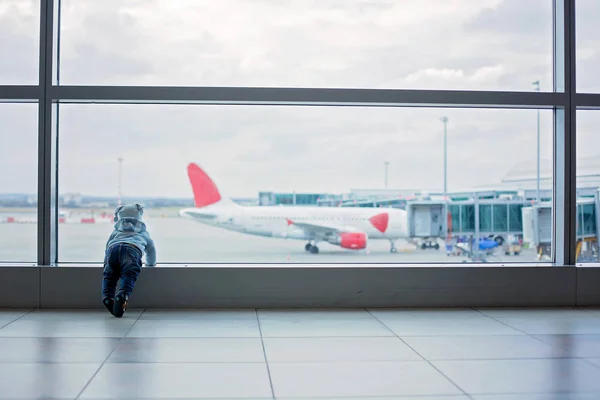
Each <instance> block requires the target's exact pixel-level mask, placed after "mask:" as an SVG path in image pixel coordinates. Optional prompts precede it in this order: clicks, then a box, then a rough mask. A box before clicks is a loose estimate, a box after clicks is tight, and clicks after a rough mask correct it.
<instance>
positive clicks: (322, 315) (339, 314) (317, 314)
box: [258, 308, 373, 320]
mask: <svg viewBox="0 0 600 400" xmlns="http://www.w3.org/2000/svg"><path fill="white" fill-rule="evenodd" d="M258 316H259V318H260V319H261V320H263V319H265V320H266V319H277V320H282V319H291V320H297V319H319V320H323V319H324V320H332V319H372V318H373V316H372V315H371V314H369V313H368V312H367V311H366V310H364V309H362V308H361V309H336V308H333V309H290V310H285V309H283V310H278V309H260V310H258Z"/></svg>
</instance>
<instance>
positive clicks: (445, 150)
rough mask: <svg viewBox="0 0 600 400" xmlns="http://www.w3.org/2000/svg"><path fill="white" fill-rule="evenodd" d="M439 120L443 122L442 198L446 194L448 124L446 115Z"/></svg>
mask: <svg viewBox="0 0 600 400" xmlns="http://www.w3.org/2000/svg"><path fill="white" fill-rule="evenodd" d="M440 121H442V122H443V123H444V199H446V197H447V196H448V175H447V173H448V137H447V136H448V135H447V129H446V128H447V125H448V117H442V118H440Z"/></svg>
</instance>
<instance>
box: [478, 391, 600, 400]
mask: <svg viewBox="0 0 600 400" xmlns="http://www.w3.org/2000/svg"><path fill="white" fill-rule="evenodd" d="M598 399H600V393H564V394H559V393H548V394H509V395H480V396H473V400H598Z"/></svg>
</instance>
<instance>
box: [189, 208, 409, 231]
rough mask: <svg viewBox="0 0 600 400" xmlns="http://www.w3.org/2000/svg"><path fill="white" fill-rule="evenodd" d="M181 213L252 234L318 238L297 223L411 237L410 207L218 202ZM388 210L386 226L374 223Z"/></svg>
mask: <svg viewBox="0 0 600 400" xmlns="http://www.w3.org/2000/svg"><path fill="white" fill-rule="evenodd" d="M180 214H181V215H182V216H185V217H189V218H192V219H193V220H195V221H197V222H201V223H204V224H207V225H211V226H215V227H219V228H222V229H227V230H230V231H235V232H241V233H245V234H249V235H256V236H264V237H275V238H286V239H297V240H314V239H315V237H314V235H313V234H312V233H311V232H307V231H306V229H303V228H301V227H299V226H297V225H296V224H319V225H325V226H327V225H330V226H336V227H339V228H342V229H344V228H347V229H344V230H347V231H348V232H363V233H365V234H366V235H367V236H368V238H369V239H388V240H393V239H401V238H406V237H408V234H407V233H408V227H407V215H406V211H404V210H398V209H394V208H353V207H348V208H346V207H303V206H301V207H296V206H263V207H240V206H236V207H231V206H221V205H220V204H215V205H212V206H208V207H203V208H188V209H184V210H181V212H180ZM384 214H387V217H386V221H387V222H386V224H385V226H382V225H379V224H374V223H373V222H372V219H373V217H377V216H382V215H384Z"/></svg>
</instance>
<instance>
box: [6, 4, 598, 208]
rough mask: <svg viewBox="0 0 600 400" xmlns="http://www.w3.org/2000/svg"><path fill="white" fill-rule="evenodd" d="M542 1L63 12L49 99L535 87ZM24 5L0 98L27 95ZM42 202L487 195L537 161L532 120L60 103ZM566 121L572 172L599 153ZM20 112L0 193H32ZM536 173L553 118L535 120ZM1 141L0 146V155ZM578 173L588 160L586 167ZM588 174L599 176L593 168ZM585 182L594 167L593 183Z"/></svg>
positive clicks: (86, 7)
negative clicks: (55, 192)
mask: <svg viewBox="0 0 600 400" xmlns="http://www.w3.org/2000/svg"><path fill="white" fill-rule="evenodd" d="M551 3H552V2H551V0H451V1H450V0H235V1H234V0H219V1H215V0H210V1H209V0H105V1H101V2H100V1H97V0H63V1H62V14H61V32H60V33H61V43H60V84H63V85H169V86H193V85H202V86H270V87H274V86H284V87H343V88H395V89H396V88H400V89H402V88H404V89H470V90H508V91H529V90H533V89H534V87H533V86H532V82H533V81H535V80H538V79H539V80H541V90H542V91H550V90H552V85H551V81H552V20H551V19H552V9H551ZM598 17H600V2H598V1H597V0H578V9H577V18H578V19H577V24H578V25H577V26H578V38H577V43H578V48H577V57H578V88H579V90H582V91H588V92H600V75H598V74H597V71H598V70H599V69H600V44H598V43H600V41H599V40H598V39H599V38H600V26H599V25H598V24H597V20H598ZM38 25H39V0H36V1H32V0H0V38H2V39H0V54H10V55H11V57H3V58H2V59H0V84H36V83H37V67H38V65H37V60H38V41H39V39H38V34H39V31H38V30H39V27H38ZM59 112H60V119H59V130H58V134H59V171H60V174H59V191H60V192H61V193H73V192H75V193H83V194H89V195H116V194H117V190H118V184H117V181H118V179H117V177H118V162H117V159H118V158H119V157H123V159H124V162H123V194H124V195H127V196H136V195H139V196H168V197H189V196H191V189H190V186H189V182H188V181H187V177H186V171H185V168H186V165H187V164H188V163H189V162H191V161H195V162H198V163H199V164H200V165H201V166H202V167H203V168H204V169H205V170H206V171H207V172H208V173H209V175H211V176H212V177H213V179H214V180H215V181H217V183H218V184H219V187H220V188H221V189H222V191H223V192H224V193H226V194H228V195H231V196H256V195H257V193H258V191H261V190H272V191H294V190H295V191H297V192H325V193H340V192H347V191H348V190H350V189H352V188H373V189H379V188H383V187H384V162H385V161H389V162H390V166H389V187H390V188H397V189H415V190H432V191H436V190H437V191H441V190H442V185H443V149H444V147H443V138H444V136H443V135H444V126H443V124H442V122H441V121H440V118H441V117H442V116H447V117H448V118H449V123H448V125H447V138H448V142H447V143H448V144H447V154H448V156H447V157H448V161H447V167H448V168H447V176H448V189H449V191H459V190H464V189H468V188H473V187H482V186H485V187H490V186H493V185H494V184H496V183H499V182H500V181H501V180H502V179H503V178H504V177H506V176H507V175H510V174H514V172H515V168H516V169H517V170H521V169H522V170H523V171H524V173H525V171H528V173H530V172H531V170H532V169H531V167H532V166H535V162H536V151H537V150H536V149H537V148H536V138H537V112H536V111H535V110H477V109H434V108H344V107H290V106H285V107H284V106H277V107H267V106H201V105H186V106H174V105H61V106H60V111H59ZM599 123H600V113H598V112H593V111H586V112H581V113H580V114H579V115H578V145H577V152H578V158H581V159H582V160H584V159H586V160H588V161H589V160H595V159H597V158H598V155H600V149H599V147H600V146H598V145H597V144H600V140H598V139H597V138H596V136H597V133H596V127H597V126H598V124H599ZM36 135H37V106H35V105H32V104H0V140H1V143H2V144H3V145H2V146H0V187H1V188H2V189H0V191H1V192H29V193H35V190H36V186H37V183H36V174H37V161H36V160H37V153H36V148H37V136H36ZM540 142H541V146H540V153H541V158H542V165H543V166H549V165H550V163H551V158H552V115H551V112H550V111H547V110H542V111H541V112H540ZM5 144H6V145H5ZM588 165H589V162H588ZM599 165H600V163H599ZM598 170H600V168H599V169H598Z"/></svg>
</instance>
